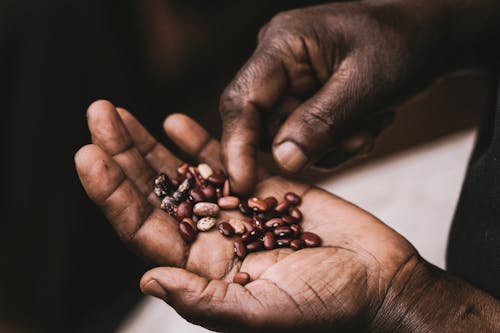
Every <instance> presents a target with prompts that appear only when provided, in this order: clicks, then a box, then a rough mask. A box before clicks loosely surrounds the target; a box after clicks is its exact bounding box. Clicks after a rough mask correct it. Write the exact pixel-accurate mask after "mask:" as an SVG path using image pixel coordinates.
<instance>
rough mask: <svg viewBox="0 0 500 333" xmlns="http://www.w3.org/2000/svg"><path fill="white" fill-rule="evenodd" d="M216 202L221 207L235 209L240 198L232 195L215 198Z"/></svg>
mask: <svg viewBox="0 0 500 333" xmlns="http://www.w3.org/2000/svg"><path fill="white" fill-rule="evenodd" d="M217 204H218V205H219V207H220V208H222V209H235V208H237V207H238V205H239V204H240V199H238V197H233V196H228V197H221V198H219V200H217Z"/></svg>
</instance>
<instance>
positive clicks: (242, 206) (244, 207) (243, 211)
mask: <svg viewBox="0 0 500 333" xmlns="http://www.w3.org/2000/svg"><path fill="white" fill-rule="evenodd" d="M240 201H241V200H240ZM238 207H239V209H240V212H241V214H243V215H246V216H250V215H252V210H251V209H250V207H248V203H247V201H246V200H245V201H241V202H240V205H239V206H238Z"/></svg>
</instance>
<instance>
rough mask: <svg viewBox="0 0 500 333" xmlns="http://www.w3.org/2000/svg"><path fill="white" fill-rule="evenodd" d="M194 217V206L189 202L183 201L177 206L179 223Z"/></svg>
mask: <svg viewBox="0 0 500 333" xmlns="http://www.w3.org/2000/svg"><path fill="white" fill-rule="evenodd" d="M192 215H193V206H192V205H191V203H190V202H189V201H183V202H181V203H180V204H179V206H177V221H182V219H183V218H185V217H191V216H192Z"/></svg>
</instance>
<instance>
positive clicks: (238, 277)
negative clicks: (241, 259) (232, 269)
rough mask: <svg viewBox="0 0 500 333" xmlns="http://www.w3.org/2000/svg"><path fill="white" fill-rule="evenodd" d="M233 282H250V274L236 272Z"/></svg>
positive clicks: (241, 283) (242, 283) (244, 283)
mask: <svg viewBox="0 0 500 333" xmlns="http://www.w3.org/2000/svg"><path fill="white" fill-rule="evenodd" d="M233 282H234V283H237V284H240V285H242V286H244V285H246V284H247V283H248V282H250V275H249V274H248V273H246V272H238V273H236V274H234V277H233Z"/></svg>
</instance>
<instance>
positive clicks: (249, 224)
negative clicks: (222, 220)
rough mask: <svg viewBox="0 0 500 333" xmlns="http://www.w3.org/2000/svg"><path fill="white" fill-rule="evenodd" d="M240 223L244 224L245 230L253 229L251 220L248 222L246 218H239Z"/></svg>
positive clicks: (250, 230)
mask: <svg viewBox="0 0 500 333" xmlns="http://www.w3.org/2000/svg"><path fill="white" fill-rule="evenodd" d="M241 223H243V225H244V226H245V230H246V231H247V232H252V231H253V230H254V229H255V227H254V226H253V224H252V222H250V221H248V220H241Z"/></svg>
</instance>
